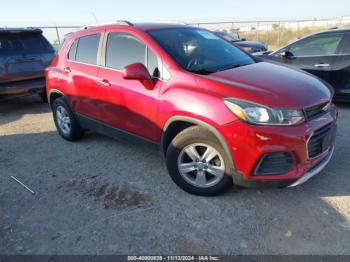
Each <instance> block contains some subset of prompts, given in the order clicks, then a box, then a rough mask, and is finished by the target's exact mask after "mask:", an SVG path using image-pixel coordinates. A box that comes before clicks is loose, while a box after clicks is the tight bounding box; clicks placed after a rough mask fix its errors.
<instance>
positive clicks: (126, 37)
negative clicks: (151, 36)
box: [106, 33, 160, 78]
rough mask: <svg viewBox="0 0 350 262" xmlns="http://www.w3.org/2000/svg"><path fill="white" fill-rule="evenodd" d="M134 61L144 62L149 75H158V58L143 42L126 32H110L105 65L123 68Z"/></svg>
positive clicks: (118, 68)
mask: <svg viewBox="0 0 350 262" xmlns="http://www.w3.org/2000/svg"><path fill="white" fill-rule="evenodd" d="M134 63H141V64H144V65H145V66H146V67H147V69H148V71H149V73H150V75H151V76H153V77H157V78H158V77H160V71H159V65H158V59H157V57H156V55H155V54H154V53H153V52H152V51H151V50H150V49H149V48H147V47H146V45H145V44H143V43H141V42H140V41H139V40H138V39H137V38H135V37H134V36H132V35H130V34H127V33H110V34H109V35H108V38H107V46H106V67H108V68H112V69H117V70H123V69H124V67H126V66H128V65H131V64H134Z"/></svg>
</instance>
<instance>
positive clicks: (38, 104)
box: [0, 95, 51, 126]
mask: <svg viewBox="0 0 350 262" xmlns="http://www.w3.org/2000/svg"><path fill="white" fill-rule="evenodd" d="M50 111H51V109H50V107H49V105H48V104H47V103H44V102H43V101H42V100H41V98H40V97H39V96H37V95H35V96H27V97H20V98H13V99H7V100H0V126H1V125H3V124H7V123H10V122H13V121H16V120H18V119H20V118H22V116H23V115H25V114H43V113H48V112H50Z"/></svg>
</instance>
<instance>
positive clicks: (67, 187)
mask: <svg viewBox="0 0 350 262" xmlns="http://www.w3.org/2000/svg"><path fill="white" fill-rule="evenodd" d="M55 191H56V192H57V193H60V192H64V193H69V192H79V193H80V194H81V195H82V196H85V197H92V198H94V199H95V200H96V201H99V202H101V203H103V205H104V208H105V209H129V208H141V207H142V208H144V207H149V206H151V205H152V201H151V198H150V197H149V196H148V195H146V194H144V193H141V192H139V191H137V190H136V189H133V188H130V187H129V186H126V185H111V184H109V183H103V184H101V183H98V182H95V181H90V180H86V181H84V180H80V181H78V180H72V181H68V182H64V183H62V184H59V185H58V186H57V187H56V190H55Z"/></svg>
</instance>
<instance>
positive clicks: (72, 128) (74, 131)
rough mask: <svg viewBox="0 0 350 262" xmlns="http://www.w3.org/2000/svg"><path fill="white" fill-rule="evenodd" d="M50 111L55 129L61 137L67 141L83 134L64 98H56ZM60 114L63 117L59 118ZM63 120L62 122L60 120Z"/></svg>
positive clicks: (74, 139)
mask: <svg viewBox="0 0 350 262" xmlns="http://www.w3.org/2000/svg"><path fill="white" fill-rule="evenodd" d="M52 111H53V118H54V121H55V125H56V128H57V131H58V133H59V134H60V136H61V137H63V138H64V139H65V140H68V141H77V140H79V139H80V138H81V137H82V136H83V134H84V132H83V130H82V128H81V127H80V126H79V124H78V121H77V120H76V118H75V115H74V113H73V111H72V110H71V108H70V107H69V105H68V103H67V102H66V100H65V98H63V97H61V98H57V99H56V100H55V101H54V102H53V105H52ZM60 115H61V116H62V117H63V118H64V119H62V117H61V118H60ZM63 120H64V123H63V122H62V121H63ZM65 124H67V125H65ZM67 127H69V128H67Z"/></svg>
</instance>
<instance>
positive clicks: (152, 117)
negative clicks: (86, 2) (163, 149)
mask: <svg viewBox="0 0 350 262" xmlns="http://www.w3.org/2000/svg"><path fill="white" fill-rule="evenodd" d="M169 27H179V26H178V25H176V26H175V25H155V24H141V25H136V26H134V27H128V26H103V27H96V28H93V29H87V30H83V31H80V32H77V33H74V34H71V35H69V36H68V37H67V39H66V43H65V45H64V47H63V48H62V49H61V50H60V51H59V53H58V56H57V57H56V59H55V60H54V62H53V64H52V65H51V67H50V68H48V69H47V71H46V77H47V93H48V94H51V92H60V93H62V94H64V95H65V96H66V97H67V98H68V101H69V103H70V105H71V106H72V108H73V110H74V111H75V112H76V113H78V114H81V115H84V116H87V117H89V118H92V119H95V120H98V121H100V122H103V123H105V124H107V125H110V126H112V127H115V128H118V129H121V130H124V131H126V132H128V133H132V134H134V135H137V136H140V137H143V138H145V139H146V140H150V141H153V142H155V143H160V141H161V137H162V134H163V128H164V127H165V125H166V123H167V122H168V120H169V119H171V118H172V117H175V116H176V117H177V116H183V117H190V118H192V119H196V120H199V121H201V122H204V123H206V124H208V125H210V126H212V127H213V128H214V129H215V130H217V131H218V133H219V134H220V135H221V136H222V137H223V139H224V141H225V143H226V145H227V147H228V148H229V151H230V154H231V157H232V159H233V162H234V164H235V168H236V169H237V171H239V172H240V173H242V174H243V175H244V176H245V178H246V179H247V180H295V179H297V178H299V177H300V176H302V175H303V174H304V173H305V172H306V171H307V170H309V169H310V168H311V167H312V166H314V165H315V164H317V163H318V162H319V161H320V160H322V157H321V159H320V158H318V159H315V160H312V161H309V160H308V159H307V155H306V154H307V149H306V144H307V140H308V138H309V137H310V135H311V134H312V132H314V131H315V130H317V129H319V128H321V127H323V126H325V125H326V124H328V123H330V122H334V121H336V118H337V113H336V109H335V108H334V110H333V111H332V112H330V113H328V114H326V115H324V116H323V117H322V118H321V119H316V120H313V121H309V122H306V123H303V124H301V125H298V126H291V127H276V126H275V127H273V126H269V127H268V126H254V125H250V124H247V123H245V122H242V121H239V120H238V119H237V117H236V116H235V115H234V114H233V113H232V112H231V111H230V110H229V109H228V108H227V107H226V106H225V104H224V103H223V99H224V98H228V97H233V98H238V99H244V100H248V101H252V102H254V103H259V104H263V105H266V106H269V107H273V108H281V109H283V108H288V109H303V108H305V107H310V106H313V105H317V104H320V103H321V102H325V101H330V100H331V98H332V90H330V89H329V88H328V87H327V86H326V85H325V84H323V83H322V82H321V81H320V80H318V79H317V78H314V77H312V76H310V75H309V74H306V73H302V72H300V71H296V70H293V69H290V68H288V67H285V66H280V65H276V64H273V63H268V62H260V63H255V64H252V65H248V66H244V67H241V68H236V69H231V70H226V71H223V72H218V73H214V74H211V75H209V76H202V75H195V74H192V73H189V72H187V71H185V70H183V69H181V68H180V67H179V66H178V65H177V64H176V63H175V62H174V61H173V60H172V59H171V58H170V56H169V55H168V54H167V53H166V52H165V51H164V50H163V49H162V48H160V47H159V46H158V45H157V43H156V42H155V41H154V40H153V39H151V38H150V37H149V36H148V35H147V34H146V33H145V32H144V31H145V30H149V29H157V28H158V29H161V28H169ZM96 32H100V33H103V32H127V33H129V34H132V35H133V36H135V37H136V38H138V39H139V40H140V41H142V42H143V43H145V44H146V45H147V47H148V48H149V49H150V50H152V52H153V53H155V54H156V55H157V57H158V58H159V59H160V60H161V61H162V63H163V64H164V66H165V67H166V68H167V70H168V71H169V73H170V75H171V77H170V79H169V80H167V81H162V80H154V81H155V82H154V87H153V89H152V90H148V89H146V88H145V86H144V85H143V84H142V82H140V81H139V80H127V79H124V77H123V72H121V71H118V70H113V69H108V68H105V67H103V66H99V65H98V66H92V65H85V64H80V63H76V62H72V61H68V60H67V53H68V51H69V48H70V46H71V44H72V43H73V41H74V39H76V38H78V37H81V36H85V35H89V34H94V33H96ZM67 67H68V68H69V69H70V70H71V72H69V73H67V72H65V70H64V69H65V68H67ZM101 81H103V82H104V83H107V84H108V86H103V85H101ZM269 152H291V153H292V154H293V157H294V159H295V163H296V166H295V168H294V169H293V170H292V171H290V172H289V173H287V174H283V175H279V176H261V177H255V176H252V173H253V170H254V168H255V166H256V164H257V161H259V159H260V158H261V156H262V155H263V154H265V153H269Z"/></svg>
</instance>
